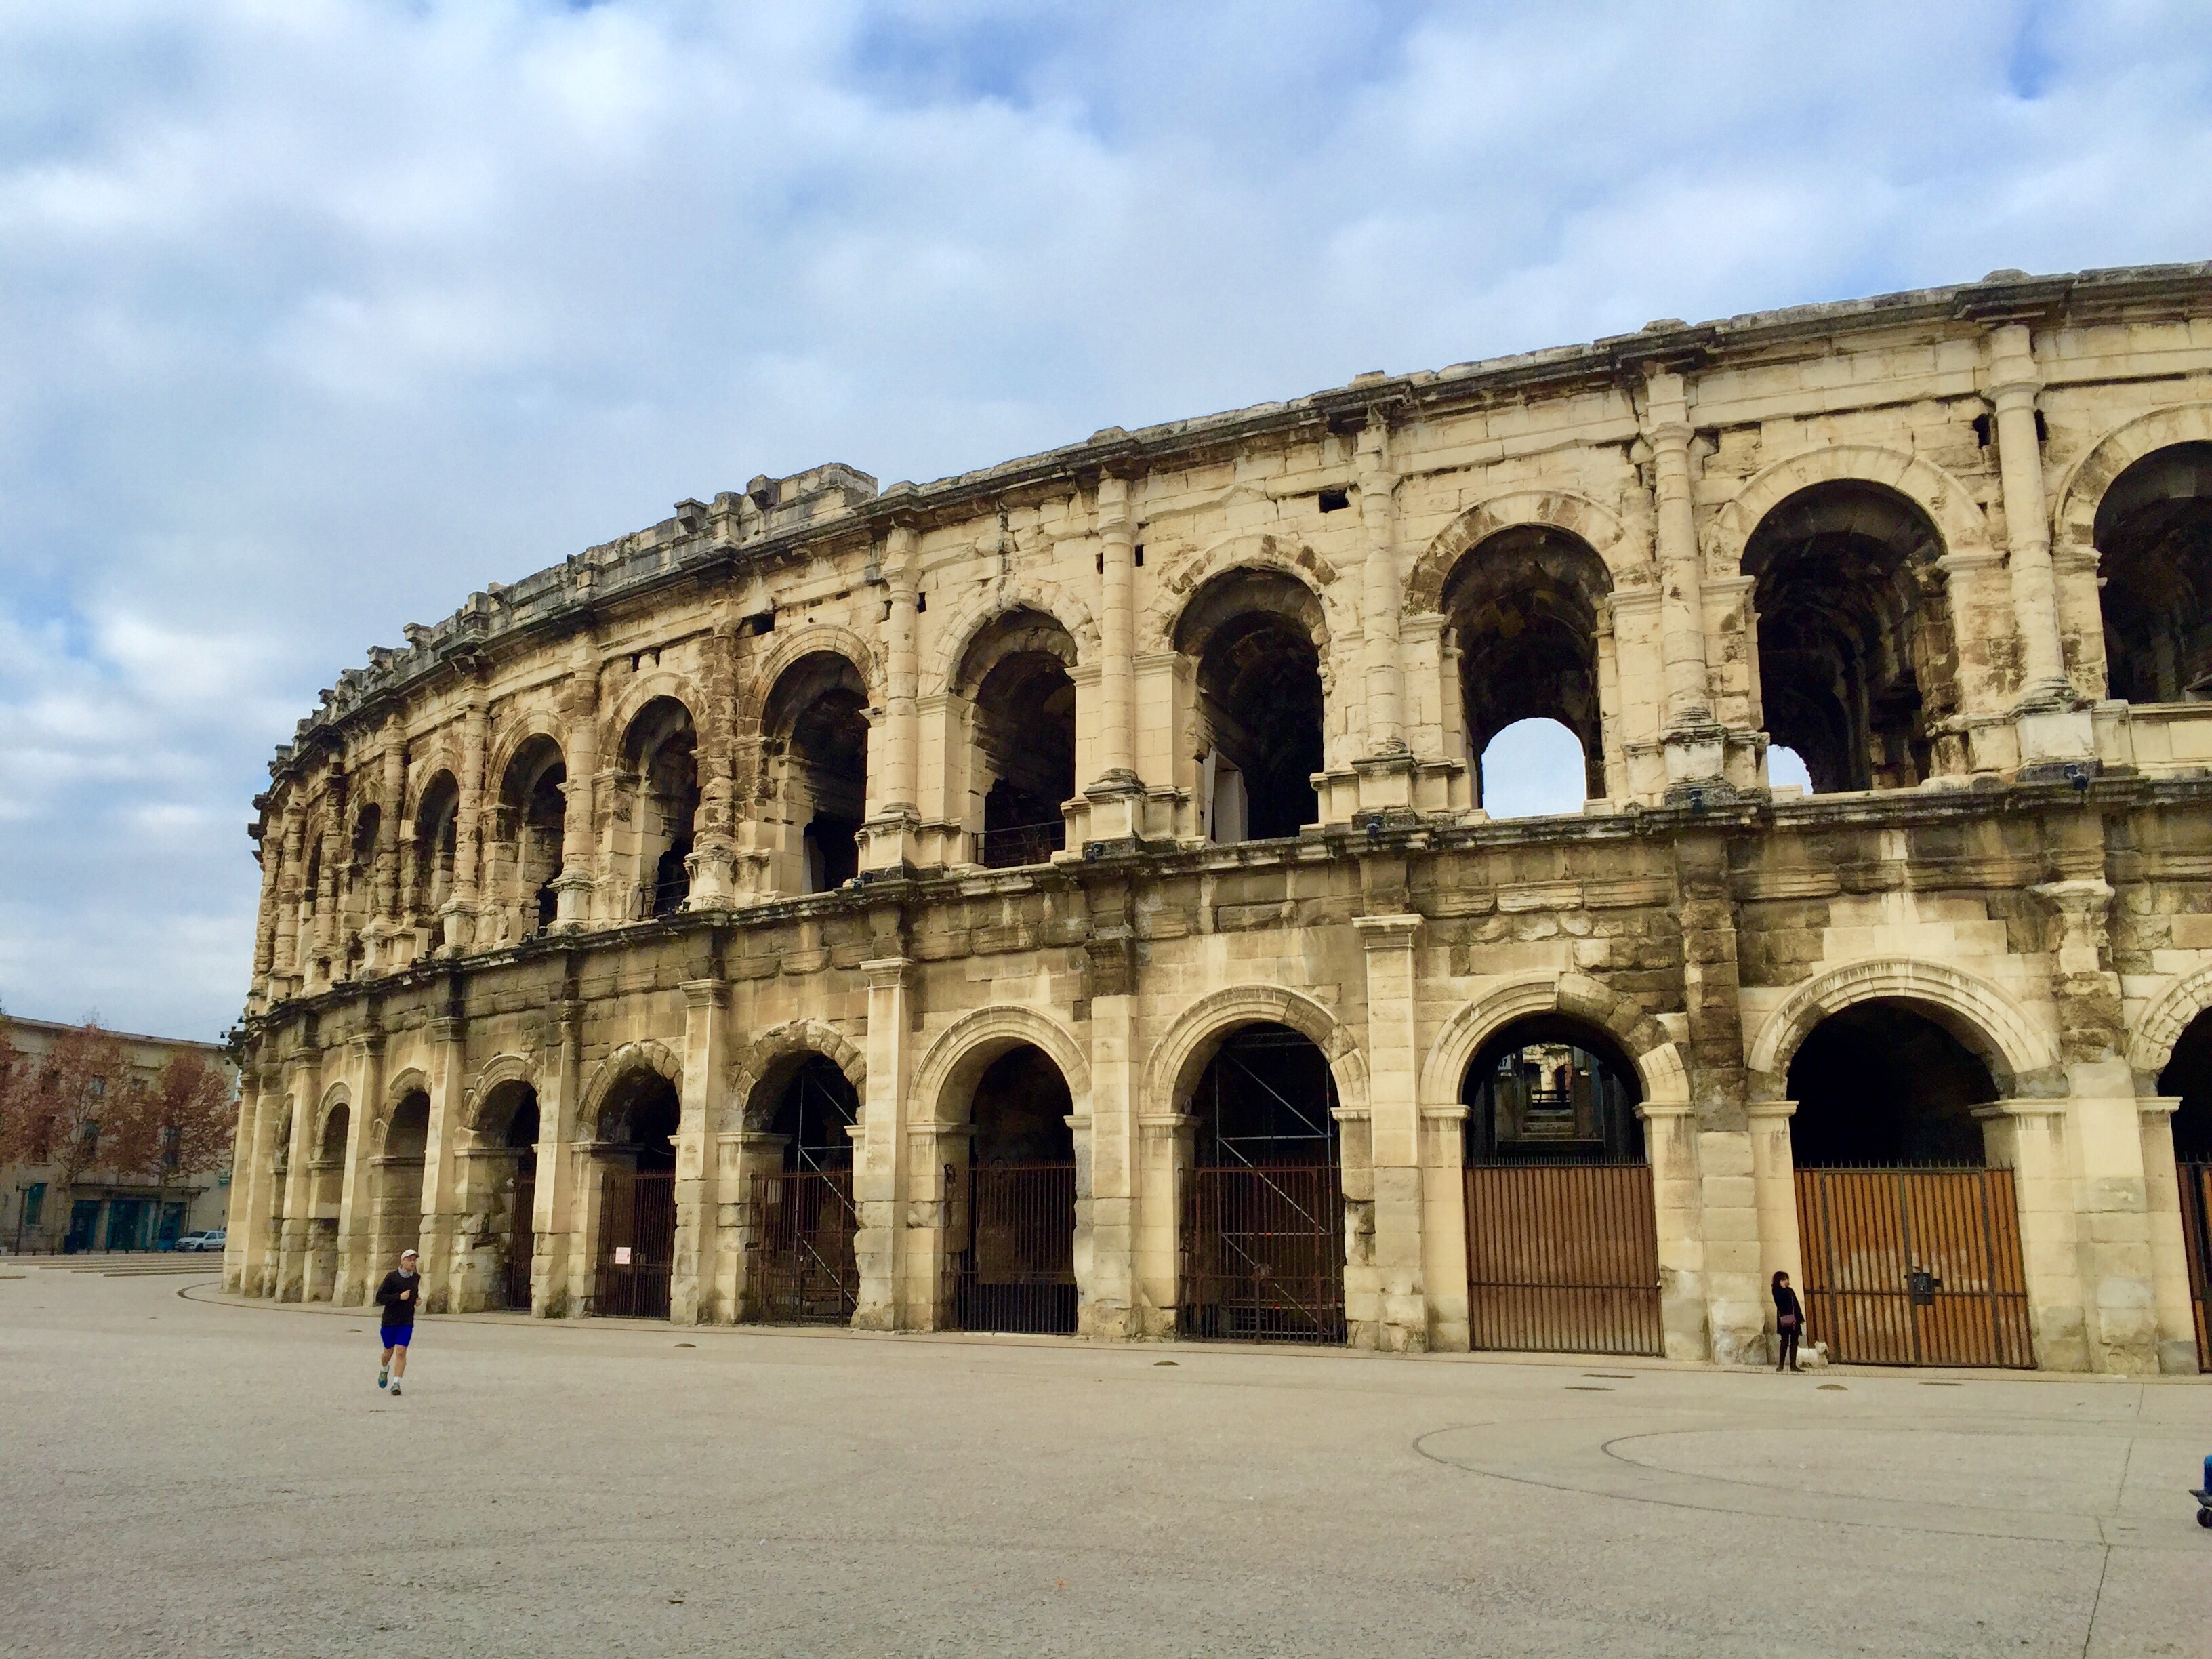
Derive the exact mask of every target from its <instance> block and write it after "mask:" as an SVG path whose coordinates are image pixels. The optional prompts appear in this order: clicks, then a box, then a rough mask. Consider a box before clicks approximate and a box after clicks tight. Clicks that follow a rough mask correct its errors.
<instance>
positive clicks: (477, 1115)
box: [461, 1054, 539, 1131]
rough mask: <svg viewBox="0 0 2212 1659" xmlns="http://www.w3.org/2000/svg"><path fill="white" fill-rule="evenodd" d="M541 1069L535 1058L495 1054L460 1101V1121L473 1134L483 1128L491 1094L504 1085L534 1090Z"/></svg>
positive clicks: (487, 1061) (484, 1064) (525, 1055)
mask: <svg viewBox="0 0 2212 1659" xmlns="http://www.w3.org/2000/svg"><path fill="white" fill-rule="evenodd" d="M538 1075H539V1066H538V1060H537V1059H536V1058H535V1057H534V1056H532V1055H527V1054H494V1055H493V1056H492V1057H491V1058H490V1059H489V1060H486V1061H485V1062H484V1063H483V1066H482V1067H481V1068H480V1069H479V1070H478V1071H477V1074H476V1079H475V1080H474V1081H473V1082H471V1084H470V1085H469V1086H468V1090H467V1092H466V1093H465V1094H464V1095H463V1096H462V1097H461V1121H462V1122H463V1123H464V1124H465V1125H466V1126H467V1127H469V1128H470V1129H471V1130H472V1131H475V1130H481V1129H482V1128H483V1127H484V1126H483V1120H482V1116H481V1114H482V1113H483V1108H484V1104H485V1103H486V1102H488V1101H489V1099H490V1098H491V1096H492V1091H494V1090H495V1089H497V1088H498V1087H499V1086H500V1085H501V1084H502V1083H526V1084H528V1085H530V1086H531V1087H532V1089H535V1088H537V1087H538Z"/></svg>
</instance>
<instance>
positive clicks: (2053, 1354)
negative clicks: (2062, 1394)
mask: <svg viewBox="0 0 2212 1659" xmlns="http://www.w3.org/2000/svg"><path fill="white" fill-rule="evenodd" d="M1974 1116H1975V1117H1976V1118H1977V1119H1978V1120H1979V1121H1980V1122H1981V1126H1982V1147H1983V1157H1984V1161H1986V1162H1987V1163H1988V1164H1989V1165H1990V1167H1991V1168H1992V1169H2000V1170H2011V1171H2012V1179H2013V1198H2014V1201H2015V1205H2016V1206H2018V1209H2019V1212H2020V1254H2021V1271H2022V1273H2023V1275H2024V1277H2025V1279H2026V1282H2027V1322H2028V1337H2029V1340H2030V1341H2031V1343H2032V1344H2033V1347H2034V1351H2035V1363H2036V1364H2037V1366H2038V1367H2039V1368H2040V1369H2042V1370H2052V1371H2086V1370H2089V1369H2091V1367H2090V1364H2089V1342H2088V1333H2087V1322H2085V1320H2084V1319H2083V1317H2082V1309H2081V1226H2080V1217H2079V1216H2078V1215H2077V1213H2076V1211H2075V1179H2074V1174H2073V1171H2072V1170H2071V1169H2069V1167H2068V1160H2067V1155H2066V1147H2065V1142H2066V1118H2067V1103H2066V1102H2065V1101H2063V1100H2057V1099H2032V1098H2020V1099H2013V1100H2000V1101H1997V1102H1995V1103H1992V1104H1990V1105H1988V1106H1978V1107H1976V1108H1975V1109H1974Z"/></svg>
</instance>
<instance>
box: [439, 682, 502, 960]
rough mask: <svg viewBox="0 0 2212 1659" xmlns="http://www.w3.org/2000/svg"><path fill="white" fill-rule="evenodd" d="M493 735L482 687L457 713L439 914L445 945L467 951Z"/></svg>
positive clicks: (475, 901)
mask: <svg viewBox="0 0 2212 1659" xmlns="http://www.w3.org/2000/svg"><path fill="white" fill-rule="evenodd" d="M490 735H491V714H490V712H489V710H488V709H487V708H485V707H484V700H483V691H482V690H474V691H471V693H470V696H469V706H468V712H467V713H466V714H464V715H462V717H461V775H460V776H459V778H458V779H456V780H455V781H456V783H457V784H458V785H459V789H460V801H459V807H458V810H457V812H456V817H455V823H454V836H453V896H452V897H451V898H449V899H447V901H446V903H445V906H444V908H442V909H441V910H440V911H439V913H438V914H439V915H440V917H441V919H442V921H444V924H445V937H446V947H447V949H448V950H452V951H465V950H466V949H467V948H468V947H469V945H471V943H473V942H474V939H475V937H476V933H475V927H476V916H477V909H478V908H479V905H480V902H481V896H480V894H479V892H478V890H477V884H478V882H479V881H480V880H481V879H482V877H483V829H484V823H483V818H484V810H483V793H484V748H485V746H486V744H487V743H488V742H489V738H490Z"/></svg>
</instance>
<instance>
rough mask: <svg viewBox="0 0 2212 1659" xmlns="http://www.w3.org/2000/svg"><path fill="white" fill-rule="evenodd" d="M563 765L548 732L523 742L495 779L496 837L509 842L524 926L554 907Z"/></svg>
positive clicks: (546, 918) (541, 923) (543, 921)
mask: <svg viewBox="0 0 2212 1659" xmlns="http://www.w3.org/2000/svg"><path fill="white" fill-rule="evenodd" d="M567 785H568V766H567V764H566V763H564V762H563V761H562V758H561V750H560V746H559V745H558V744H556V743H555V742H554V741H553V739H552V738H547V737H536V738H531V739H530V741H529V742H527V743H526V744H523V745H522V747H521V748H520V750H517V751H516V753H515V757H514V758H513V760H511V761H509V762H508V763H507V775H506V777H505V778H504V779H503V780H501V785H500V810H501V818H502V820H503V822H502V823H501V832H502V833H501V840H502V841H504V842H507V843H509V844H510V845H511V846H512V848H513V857H514V867H515V884H516V889H517V890H518V891H519V892H520V895H521V897H522V900H523V916H524V922H525V926H526V929H527V930H529V931H532V932H535V931H538V929H542V928H544V927H546V926H547V925H548V924H549V923H550V922H551V921H552V920H553V916H554V912H555V909H556V902H555V894H554V891H553V879H554V878H555V877H556V876H558V875H559V874H560V873H561V834H562V824H563V823H565V822H566V821H567V817H568V789H567Z"/></svg>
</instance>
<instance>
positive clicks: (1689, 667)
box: [1644, 369, 1725, 788]
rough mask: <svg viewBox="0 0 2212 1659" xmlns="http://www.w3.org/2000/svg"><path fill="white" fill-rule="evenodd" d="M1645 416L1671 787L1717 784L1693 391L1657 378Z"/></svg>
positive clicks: (1668, 376) (1721, 756)
mask: <svg viewBox="0 0 2212 1659" xmlns="http://www.w3.org/2000/svg"><path fill="white" fill-rule="evenodd" d="M1649 386H1650V399H1649V401H1648V403H1647V404H1646V405H1645V409H1644V441H1646V442H1647V443H1649V444H1650V446H1651V493H1652V503H1653V507H1654V508H1655V509H1656V514H1657V532H1658V533H1657V541H1658V546H1657V553H1658V562H1659V584H1660V586H1659V658H1660V669H1661V674H1662V684H1663V685H1664V687H1665V702H1664V704H1663V714H1662V720H1661V726H1662V732H1663V734H1664V737H1663V741H1664V743H1665V746H1666V758H1667V782H1668V787H1670V788H1672V787H1675V786H1677V785H1686V784H1692V783H1710V782H1712V781H1716V780H1718V779H1719V778H1720V777H1721V776H1722V775H1723V769H1724V766H1725V752H1724V750H1725V745H1724V744H1723V738H1722V734H1721V729H1720V726H1719V725H1718V723H1717V721H1716V720H1714V719H1713V702H1712V688H1711V676H1710V674H1709V672H1708V670H1707V668H1706V663H1705V572H1704V566H1703V562H1702V556H1701V555H1700V553H1699V548H1698V525H1697V516H1696V513H1695V510H1694V507H1693V504H1692V500H1691V494H1690V438H1691V429H1690V415H1689V392H1688V388H1687V387H1686V385H1685V383H1684V381H1683V380H1682V377H1681V376H1680V374H1674V373H1673V372H1671V371H1669V370H1665V369H1661V370H1656V371H1654V372H1653V373H1652V374H1651V375H1650V382H1649Z"/></svg>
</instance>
